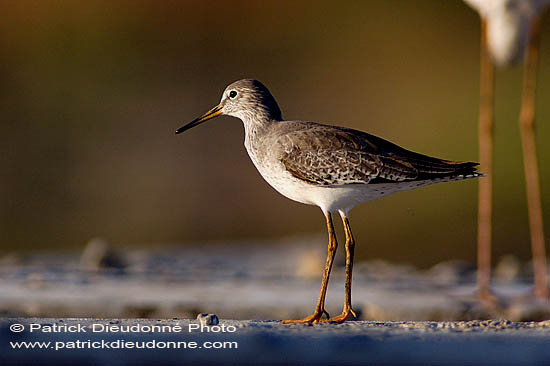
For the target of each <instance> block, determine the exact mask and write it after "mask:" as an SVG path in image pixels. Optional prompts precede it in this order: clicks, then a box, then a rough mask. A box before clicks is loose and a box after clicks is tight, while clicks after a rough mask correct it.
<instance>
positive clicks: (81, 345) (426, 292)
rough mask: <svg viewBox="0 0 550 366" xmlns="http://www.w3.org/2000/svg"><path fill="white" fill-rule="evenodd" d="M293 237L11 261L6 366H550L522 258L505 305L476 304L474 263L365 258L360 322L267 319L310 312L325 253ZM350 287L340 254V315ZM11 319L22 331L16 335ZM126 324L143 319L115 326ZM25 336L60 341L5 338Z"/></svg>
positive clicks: (3, 280) (509, 278) (505, 289)
mask: <svg viewBox="0 0 550 366" xmlns="http://www.w3.org/2000/svg"><path fill="white" fill-rule="evenodd" d="M289 241H291V242H292V243H296V242H301V245H292V246H288V245H284V243H283V244H281V245H279V246H277V245H264V246H259V245H257V243H252V244H254V245H247V244H246V243H235V244H234V245H230V244H227V245H225V246H215V245H212V246H209V245H200V246H194V247H193V248H192V249H185V248H184V249H181V248H180V249H177V250H174V249H170V250H166V249H159V250H157V251H151V250H128V251H121V250H115V249H114V248H111V247H109V246H106V245H104V243H103V244H101V243H99V244H98V243H97V242H95V244H94V243H91V244H90V245H89V246H88V247H87V248H86V250H85V251H84V252H83V253H78V252H72V253H46V254H44V253H42V254H40V253H38V254H32V255H27V256H14V255H11V256H10V255H7V256H4V257H2V258H0V263H1V264H2V265H1V266H0V315H2V318H0V344H2V350H3V351H2V352H1V353H0V365H4V364H6V365H7V364H41V365H44V364H46V365H49V364H52V365H58V364H71V365H77V364H90V365H92V364H93V365H130V364H132V365H134V364H162V365H166V364H234V365H242V364H250V365H258V364H314V365H320V364H334V365H346V364H383V365H465V364H488V365H545V364H550V361H549V360H550V320H548V319H550V308H549V306H548V304H547V303H541V302H537V301H535V300H534V299H533V296H532V277H531V273H530V271H529V269H530V265H529V264H528V263H520V262H519V261H517V260H514V259H513V258H508V259H507V260H501V263H499V264H498V265H497V268H496V269H495V280H494V282H493V289H494V292H495V295H496V298H497V300H498V301H497V303H496V305H495V306H490V307H488V306H486V305H484V304H481V303H479V302H478V301H477V298H476V296H475V289H476V287H475V268H473V266H471V265H470V264H468V263H464V262H457V261H452V262H443V263H440V264H437V265H436V266H434V267H432V268H429V269H425V270H420V269H417V268H414V267H413V266H410V265H406V264H395V263H393V264H392V263H387V262H384V261H379V260H373V261H369V262H358V263H357V264H356V266H355V268H354V283H353V307H354V309H355V310H356V312H357V313H358V314H359V320H360V321H354V322H348V323H345V324H341V325H338V324H326V323H323V324H318V325H313V326H307V325H283V324H281V323H280V322H279V321H275V320H271V319H289V318H290V319H292V318H294V319H296V318H300V317H304V316H306V315H309V314H310V313H311V311H312V310H313V307H314V304H315V301H316V299H317V296H318V291H319V281H320V274H321V272H322V265H323V263H324V256H325V253H324V250H323V249H324V248H323V247H322V246H320V245H319V241H320V240H319V238H312V239H307V240H306V239H300V240H297V239H296V238H291V239H289ZM311 243H312V244H311ZM92 244H93V245H92ZM340 257H341V256H340ZM337 258H338V257H337ZM343 283H344V268H343V265H342V263H341V262H337V263H336V264H335V268H334V269H333V274H332V276H331V283H330V285H329V290H328V294H327V306H326V308H327V311H328V312H329V313H330V314H331V315H332V316H334V315H337V314H339V312H340V310H341V307H342V301H343V297H344V296H343V295H344V294H343V292H344V288H343ZM198 313H213V314H216V315H217V316H218V317H219V319H220V321H219V324H218V325H217V327H222V326H227V327H233V328H231V330H232V331H216V330H218V328H215V327H214V328H211V329H208V328H205V329H203V331H202V332H201V331H200V330H197V329H195V328H193V327H195V326H197V325H198V321H197V320H195V319H196V317H197V314H198ZM230 319H233V320H230ZM249 319H256V320H249ZM499 319H506V320H499ZM13 324H20V325H22V331H21V332H17V331H15V332H14V331H13V330H10V326H11V325H13ZM31 324H32V327H35V329H32V332H31ZM94 324H96V325H94ZM54 325H55V326H56V327H57V328H56V327H54ZM64 325H65V326H67V327H69V326H72V327H69V328H63V327H62V326H64ZM78 326H80V327H81V328H80V330H79V331H71V329H72V330H74V329H75V327H77V329H78ZM94 326H95V327H96V328H97V327H99V328H98V329H99V330H98V331H94ZM101 326H105V327H106V328H105V329H108V330H109V331H104V330H101ZM123 326H126V327H127V326H134V327H137V328H132V329H129V328H127V329H122V330H119V331H116V330H113V329H115V328H116V327H123ZM147 326H149V327H150V326H165V327H168V328H163V329H160V330H159V329H158V328H156V329H153V330H152V331H151V330H150V329H149V330H148V329H147V328H143V327H147ZM48 327H49V328H48ZM170 327H172V328H170ZM173 327H176V328H177V327H179V328H178V330H175V329H174V328H173ZM191 328H192V329H191ZM48 329H49V331H45V330H48ZM56 329H57V331H55V330H56ZM82 329H84V331H82ZM16 330H18V329H16ZM96 330H97V329H96ZM209 330H210V331H209ZM22 341H25V342H36V341H38V342H52V343H49V344H47V345H46V346H44V344H42V343H41V344H42V345H43V347H46V348H44V349H37V348H36V347H39V346H37V345H36V344H34V347H35V348H34V349H30V348H28V347H31V348H32V347H33V346H28V344H27V346H21V347H23V348H25V347H27V348H25V349H23V348H14V347H17V346H14V345H13V344H12V343H10V342H22ZM94 342H95V343H94ZM97 342H99V343H97ZM101 342H103V343H101ZM105 342H115V343H108V345H109V346H106V345H105ZM128 342H134V344H133V346H132V344H130V343H128ZM159 342H160V343H159ZM166 342H173V343H176V344H178V345H177V346H175V347H176V348H174V347H173V346H172V344H171V343H166ZM178 342H179V343H178ZM190 342H196V344H194V346H193V344H192V343H190ZM205 342H222V343H215V344H212V343H205ZM223 342H229V343H225V344H224V343H223ZM94 345H95V346H94ZM98 345H99V347H100V348H97V346H98ZM212 346H215V347H222V348H215V349H213V348H208V347H212ZM56 347H57V348H59V349H58V350H56V349H55V348H56ZM129 347H132V348H129ZM142 347H145V348H144V349H143V348H142ZM223 347H225V348H223Z"/></svg>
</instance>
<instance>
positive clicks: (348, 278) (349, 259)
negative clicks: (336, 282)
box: [329, 212, 357, 323]
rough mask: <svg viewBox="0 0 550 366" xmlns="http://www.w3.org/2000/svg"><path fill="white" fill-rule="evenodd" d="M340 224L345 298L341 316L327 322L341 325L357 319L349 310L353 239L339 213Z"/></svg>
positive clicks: (341, 213) (344, 217)
mask: <svg viewBox="0 0 550 366" xmlns="http://www.w3.org/2000/svg"><path fill="white" fill-rule="evenodd" d="M340 216H342V222H343V223H344V231H345V232H346V298H345V300H344V309H343V310H342V314H340V315H338V316H335V317H334V318H330V319H329V322H334V323H343V322H345V321H346V320H348V319H350V318H353V319H357V314H356V313H355V311H353V309H352V308H351V275H352V272H353V254H354V251H355V239H354V238H353V233H352V232H351V226H350V224H349V220H348V218H347V217H346V215H345V214H344V213H343V212H340Z"/></svg>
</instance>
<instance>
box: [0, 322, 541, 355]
mask: <svg viewBox="0 0 550 366" xmlns="http://www.w3.org/2000/svg"><path fill="white" fill-rule="evenodd" d="M14 324H18V325H22V326H23V328H24V329H23V331H21V332H13V331H12V330H10V328H9V327H10V326H12V327H13V326H14ZM31 326H32V327H33V330H32V331H31ZM78 326H80V328H78ZM128 326H133V327H134V328H127V329H124V327H128ZM151 326H158V327H160V326H164V329H162V330H164V331H163V332H157V331H156V330H160V329H155V328H152V327H151ZM56 327H57V328H56ZM117 327H118V328H117ZM148 327H149V328H148ZM197 328H199V325H198V322H197V321H196V320H180V319H171V320H158V319H156V320H154V319H124V320H115V319H90V318H88V319H45V318H5V319H3V320H1V321H0V343H1V344H2V348H3V350H4V351H2V352H1V354H0V364H2V365H11V364H23V365H24V364H41V365H49V364H53V365H61V364H71V365H81V364H82V365H135V364H157V365H173V364H174V365H180V364H227V365H229V364H234V365H245V364H246V365H263V364H296V365H298V364H312V365H325V364H333V365H349V364H376V365H547V364H548V363H549V362H550V361H549V360H550V321H545V322H527V323H514V322H510V321H505V320H501V321H470V322H370V321H357V322H348V323H345V324H341V325H334V324H319V325H314V326H304V325H283V324H281V323H280V322H277V321H238V320H225V319H221V320H220V323H219V324H218V326H217V327H215V326H210V327H209V328H203V329H200V328H199V329H197ZM70 329H72V330H73V331H74V332H69V331H68V330H70ZM120 330H124V332H120ZM215 331H217V332H215ZM23 341H26V342H37V341H38V342H50V343H47V344H46V346H45V347H46V349H41V350H38V349H24V350H23V349H13V347H12V344H13V342H23ZM78 341H80V343H79V342H78ZM10 342H11V343H10ZM94 342H95V343H94ZM102 342H103V343H102ZM130 342H133V343H130ZM170 342H172V343H170ZM177 342H179V343H177ZM192 342H195V343H192ZM208 342H210V343H208ZM215 342H219V343H215ZM223 342H226V343H225V348H219V349H211V348H208V347H223V346H222V345H223V344H224V343H223ZM227 342H229V343H227ZM19 344H21V343H19ZM176 344H177V345H178V346H176ZM131 345H133V347H134V348H124V346H126V347H130V346H131ZM94 346H95V347H101V348H96V349H90V348H91V347H94ZM71 347H73V348H71ZM108 347H109V348H108ZM138 347H146V349H141V348H139V349H138ZM185 347H187V348H185ZM190 347H196V348H190ZM56 348H58V349H57V350H56Z"/></svg>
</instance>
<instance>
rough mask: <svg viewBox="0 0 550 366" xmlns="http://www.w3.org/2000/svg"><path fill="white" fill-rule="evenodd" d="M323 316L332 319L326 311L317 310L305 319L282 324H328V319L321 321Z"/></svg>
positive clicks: (285, 321) (287, 321)
mask: <svg viewBox="0 0 550 366" xmlns="http://www.w3.org/2000/svg"><path fill="white" fill-rule="evenodd" d="M323 315H326V316H327V318H329V317H330V315H328V313H327V312H326V310H315V312H314V313H313V314H311V315H310V316H306V317H305V318H303V319H297V320H283V321H282V323H283V324H304V323H307V324H314V323H319V322H326V321H327V319H321V318H322V317H323Z"/></svg>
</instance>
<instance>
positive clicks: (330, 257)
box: [283, 212, 338, 324]
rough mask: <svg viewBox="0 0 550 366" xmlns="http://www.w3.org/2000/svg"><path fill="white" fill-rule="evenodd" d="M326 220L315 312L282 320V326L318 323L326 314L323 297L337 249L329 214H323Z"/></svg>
mask: <svg viewBox="0 0 550 366" xmlns="http://www.w3.org/2000/svg"><path fill="white" fill-rule="evenodd" d="M325 218H326V220H327V230H328V253H327V262H326V264H325V271H324V272H323V281H322V282H321V291H320V293H319V299H318V300H317V305H316V306H315V311H314V312H313V314H311V315H310V316H308V317H305V318H303V319H298V320H283V324H290V323H318V322H320V321H322V320H321V317H322V316H323V314H327V316H328V313H327V312H326V311H325V296H326V294H327V286H328V280H329V277H330V270H331V269H332V263H333V262H334V256H335V255H336V249H337V248H338V242H337V241H336V235H335V234H334V225H333V224H332V216H331V214H330V212H326V213H325Z"/></svg>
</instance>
